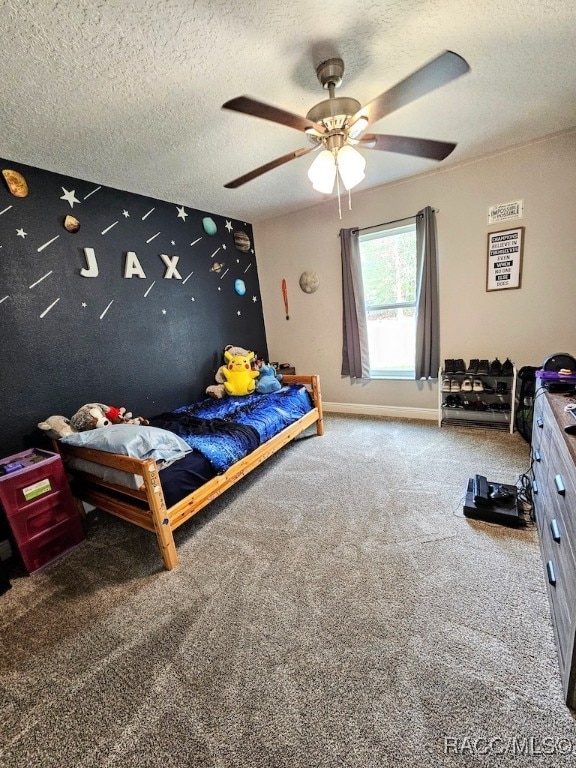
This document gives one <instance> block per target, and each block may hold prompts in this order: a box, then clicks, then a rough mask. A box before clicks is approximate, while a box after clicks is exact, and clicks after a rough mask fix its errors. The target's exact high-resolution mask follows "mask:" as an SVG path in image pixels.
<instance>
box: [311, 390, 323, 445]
mask: <svg viewBox="0 0 576 768" xmlns="http://www.w3.org/2000/svg"><path fill="white" fill-rule="evenodd" d="M312 399H313V400H314V405H315V406H316V408H318V421H317V422H316V434H317V435H319V436H322V435H323V434H324V416H323V413H322V393H321V391H320V376H312Z"/></svg>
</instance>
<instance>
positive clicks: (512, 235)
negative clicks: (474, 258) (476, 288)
mask: <svg viewBox="0 0 576 768" xmlns="http://www.w3.org/2000/svg"><path fill="white" fill-rule="evenodd" d="M523 248H524V227H516V228H515V229H503V230H501V231H500V232H489V233H488V265H487V272H486V290H487V291H502V290H505V289H506V288H520V278H521V275H522V250H523Z"/></svg>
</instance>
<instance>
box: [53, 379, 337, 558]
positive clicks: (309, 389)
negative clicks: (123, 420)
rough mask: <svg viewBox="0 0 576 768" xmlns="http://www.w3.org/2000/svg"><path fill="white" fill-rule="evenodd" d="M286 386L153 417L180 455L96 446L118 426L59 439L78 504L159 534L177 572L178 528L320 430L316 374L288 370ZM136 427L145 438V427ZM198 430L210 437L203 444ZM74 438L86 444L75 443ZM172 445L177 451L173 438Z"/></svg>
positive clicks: (154, 425) (164, 553) (155, 426)
mask: <svg viewBox="0 0 576 768" xmlns="http://www.w3.org/2000/svg"><path fill="white" fill-rule="evenodd" d="M282 384H283V386H282V389H281V390H280V392H278V393H274V394H272V395H249V396H247V397H246V398H225V402H224V401H218V400H203V401H201V402H200V403H196V404H192V405H190V406H185V407H182V408H179V409H177V410H175V411H173V412H170V413H164V414H159V415H158V416H157V417H154V418H152V419H151V420H150V422H151V425H152V426H151V429H153V430H156V429H158V430H159V431H161V432H162V434H163V435H165V436H166V437H168V435H169V434H173V435H174V438H176V439H177V440H179V441H180V443H179V445H182V442H181V441H184V443H185V444H186V446H187V451H186V454H185V455H183V456H180V455H179V454H178V452H175V453H172V454H171V453H169V452H168V453H166V452H164V453H161V454H158V453H157V452H154V451H144V450H136V451H131V450H129V451H128V454H131V455H128V454H127V453H126V448H125V445H124V444H123V445H122V446H120V447H119V448H116V447H115V445H114V443H113V441H112V444H111V446H110V445H107V446H106V448H105V450H101V446H100V444H99V443H96V444H97V445H99V447H98V448H94V447H91V444H92V445H94V442H92V441H93V438H92V436H93V435H94V433H95V432H96V433H100V434H101V435H104V434H105V435H106V437H108V436H111V435H114V432H112V431H110V430H114V429H116V428H115V427H103V428H101V429H99V430H93V431H92V432H83V433H79V436H70V437H68V438H63V439H61V440H58V441H54V447H55V450H57V451H58V453H59V454H60V455H61V456H62V460H63V461H64V464H65V466H66V469H67V472H68V475H69V478H70V482H71V488H72V493H73V494H74V496H75V498H76V499H77V500H79V501H84V502H87V503H89V504H92V505H93V506H94V507H97V508H98V509H102V510H104V511H106V512H109V513H111V514H113V515H116V516H117V517H120V518H122V519H123V520H126V521H127V522H130V523H134V524H135V525H138V526H140V527H141V528H145V529H146V530H148V531H151V532H152V533H154V534H155V535H156V538H157V541H158V546H159V549H160V554H161V556H162V560H163V563H164V567H165V568H166V569H167V570H172V569H173V568H175V567H176V566H177V564H178V554H177V552H176V547H175V543H174V535H173V534H174V531H175V530H176V529H177V528H179V527H180V526H181V525H182V524H183V523H185V522H186V521H187V520H189V519H190V518H191V517H193V516H194V515H195V514H196V513H197V512H199V511H200V510H201V509H203V508H204V507H205V506H206V505H207V504H209V503H210V502H211V501H212V500H213V499H215V498H216V497H217V496H219V495H220V494H222V493H224V491H226V490H227V489H228V488H230V487H231V486H232V485H234V484H235V483H236V482H238V481H239V480H240V479H241V478H243V477H244V476H245V475H247V474H248V473H249V472H251V471H252V470H253V469H255V468H256V467H258V466H259V465H260V464H262V463H263V462H264V461H266V459H268V458H269V457H270V456H272V455H273V454H275V453H276V452H277V451H278V450H279V449H280V448H282V447H283V446H284V445H286V444H287V443H289V442H290V441H291V440H293V439H294V438H295V437H297V436H298V435H300V434H301V433H302V432H303V431H304V430H306V429H308V428H309V427H311V426H312V425H316V434H317V435H322V434H323V431H324V429H323V417H322V395H321V391H320V379H319V376H317V375H312V376H292V375H286V376H284V377H283V380H282ZM118 429H120V430H130V429H131V427H129V426H123V425H120V426H119V428H118ZM134 430H135V431H134V434H138V435H140V436H141V435H142V430H141V431H140V432H138V431H137V428H134ZM201 433H207V434H208V438H207V440H205V441H204V442H202V441H201V440H200V439H199V438H200V436H201ZM225 433H231V434H232V437H233V438H234V439H233V440H232V441H231V442H230V443H226V441H224V439H223V434H225ZM123 434H128V433H127V432H125V433H123ZM76 438H78V439H80V438H83V439H85V440H86V441H87V442H85V443H84V444H78V442H76V444H73V442H74V440H75V439H76ZM67 441H72V442H67ZM167 442H168V443H169V444H170V445H169V448H170V449H172V448H173V447H174V446H173V445H172V442H173V440H172V441H171V440H170V439H168V441H167ZM140 443H141V440H140ZM206 446H207V447H206ZM115 450H121V451H122V452H121V453H117V452H114V451H115ZM141 455H146V456H147V457H146V458H140V457H139V456H141ZM158 455H162V459H163V460H160V459H159V458H157V456H158ZM148 456H151V457H148ZM183 477H184V478H185V482H184V483H182V482H181V481H182V478H183ZM175 488H176V490H175Z"/></svg>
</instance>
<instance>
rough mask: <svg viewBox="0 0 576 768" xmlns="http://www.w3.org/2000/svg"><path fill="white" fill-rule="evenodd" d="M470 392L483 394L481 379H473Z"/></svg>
mask: <svg viewBox="0 0 576 768" xmlns="http://www.w3.org/2000/svg"><path fill="white" fill-rule="evenodd" d="M472 391H473V392H484V384H483V383H482V379H474V381H473V382H472Z"/></svg>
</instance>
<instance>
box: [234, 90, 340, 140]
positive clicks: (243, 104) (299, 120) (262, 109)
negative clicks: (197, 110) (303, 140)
mask: <svg viewBox="0 0 576 768" xmlns="http://www.w3.org/2000/svg"><path fill="white" fill-rule="evenodd" d="M222 109H231V110H232V111H233V112H243V113H244V114H245V115H252V117H261V118H262V119H263V120H271V121H272V122H273V123H280V124H281V125H287V126H288V128H295V129H296V130H297V131H305V130H306V129H310V128H314V129H315V130H316V131H318V132H319V133H326V129H325V128H324V126H323V125H320V124H319V123H315V122H314V121H313V120H308V118H307V117H302V116H301V115H296V114H294V113H293V112H287V111H286V110H285V109H280V108H279V107H273V106H272V105H271V104H265V103H264V102H263V101H258V100H257V99H253V98H252V97H251V96H238V97H237V98H235V99H230V101H227V102H226V103H225V104H222Z"/></svg>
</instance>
